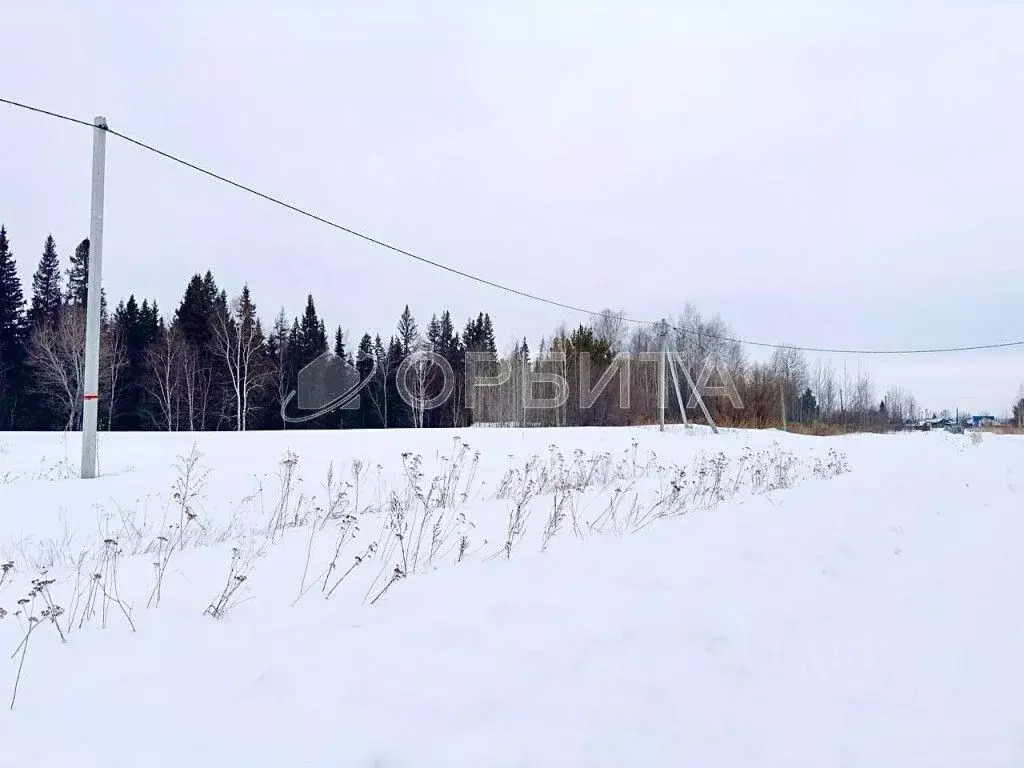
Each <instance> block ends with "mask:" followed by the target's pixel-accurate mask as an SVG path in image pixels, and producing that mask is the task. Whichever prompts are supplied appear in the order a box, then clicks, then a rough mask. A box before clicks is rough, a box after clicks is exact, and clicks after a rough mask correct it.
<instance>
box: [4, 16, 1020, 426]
mask: <svg viewBox="0 0 1024 768" xmlns="http://www.w3.org/2000/svg"><path fill="white" fill-rule="evenodd" d="M169 6H170V7H169ZM426 6H429V8H428V7H426ZM2 17H3V19H2V24H3V28H4V45H3V46H2V47H0V95H3V96H5V97H7V98H13V99H17V100H22V101H28V102H32V103H37V104H40V105H42V106H44V107H49V108H52V109H55V110H57V111H62V112H67V113H70V114H73V115H76V116H80V117H83V118H86V119H91V118H92V117H93V116H94V115H96V114H103V115H105V116H106V117H107V119H108V121H109V123H110V125H111V127H112V128H116V129H118V130H121V131H124V132H125V133H129V134H132V135H136V136H138V137H140V138H142V139H144V140H146V141H148V142H150V143H152V144H156V145H158V146H160V147H163V148H165V149H167V150H169V151H171V152H174V153H178V154H181V155H183V156H185V157H187V158H188V159H191V160H193V161H195V162H197V163H200V164H206V165H208V166H210V167H212V168H213V169H215V170H217V171H220V172H222V173H225V174H227V175H231V176H235V177H237V178H238V179H239V180H241V181H244V182H246V183H248V184H250V185H253V186H256V187H258V188H261V189H265V190H266V191H268V192H271V193H273V194H275V195H279V196H282V197H284V198H286V199H288V200H291V201H293V202H295V203H297V204H299V205H302V206H306V207H310V208H312V209H314V210H316V211H318V212H321V213H323V214H324V215H326V216H328V217H329V218H333V219H335V220H337V221H339V222H341V223H343V224H346V225H347V226H351V227H353V228H356V229H359V230H362V231H365V232H368V233H370V234H372V235H375V236H377V237H380V238H383V239H387V240H389V241H392V242H394V243H396V244H398V245H400V246H402V247H404V248H407V249H410V250H413V251H416V252H417V253H420V254H422V255H424V256H427V257H429V258H433V259H436V260H439V261H443V262H445V263H448V264H450V265H452V266H455V267H458V268H461V269H464V270H467V271H471V272H476V273H479V274H482V275H484V276H486V277H488V278H490V279H492V280H496V281H500V282H507V283H509V284H511V285H514V286H516V287H519V288H521V289H523V290H526V291H530V292H534V293H540V294H543V295H549V296H551V297H553V298H557V299H559V300H561V301H564V302H567V303H570V304H578V305H584V306H589V307H594V308H596V309H601V308H604V307H612V308H616V309H622V310H624V311H626V312H627V313H628V314H630V315H632V316H639V317H650V318H651V319H658V318H659V317H661V316H664V315H670V314H677V313H678V312H680V311H681V310H682V307H683V305H684V304H685V302H686V301H690V302H693V303H694V304H696V305H697V306H698V308H700V309H701V310H702V311H703V312H705V313H706V314H713V313H715V312H719V313H721V314H722V315H723V317H724V319H725V320H726V321H727V322H728V323H729V324H730V326H731V327H732V328H733V330H734V331H735V333H736V334H738V335H740V336H743V337H746V338H751V339H756V340H760V341H772V342H787V343H795V344H804V345H808V346H828V347H843V348H847V347H856V348H864V347H869V348H902V347H920V346H924V347H931V346H947V345H958V344H976V343H986V342H996V341H1004V340H1016V339H1024V315H1022V313H1021V292H1020V291H1021V285H1022V284H1024V281H1022V271H1024V267H1022V263H1024V262H1022V259H1021V257H1020V253H1021V251H1022V246H1024V231H1022V223H1021V213H1020V205H1021V200H1022V199H1024V195H1022V193H1024V174H1022V169H1024V44H1022V43H1021V40H1022V39H1024V6H1022V5H1021V4H1020V3H1014V2H1011V1H1010V0H1005V1H1003V2H1000V1H999V0H931V1H930V2H927V3H925V2H913V3H911V2H903V3H899V2H885V3H883V2H863V1H862V2H856V3H853V2H850V3H834V2H825V1H824V0H808V1H807V2H773V3H764V2H756V3H755V2H738V1H737V2H732V1H729V0H692V1H690V2H684V1H682V0H676V1H675V2H668V1H667V0H666V1H665V2H661V3H656V2H629V3H627V2H608V3H598V2H577V3H567V2H564V1H563V0H548V2H537V3H522V2H517V3H504V4H501V3H487V4H484V3H474V2H452V0H447V1H446V2H438V3H430V4H424V3H417V2H412V0H395V2H391V3H388V4H373V6H372V7H371V5H370V4H369V3H353V2H327V1H326V0H323V2H315V1H314V0H292V1H291V2H277V3H269V2H265V1H264V2H253V1H252V0H249V1H248V2H244V3H243V2H234V3H231V2H224V1H223V0H221V1H220V2H216V1H214V0H202V1H201V0H182V1H181V2H176V3H173V4H160V5H152V4H148V3H138V2H125V1H123V0H116V1H107V2H102V3H101V2H95V3H87V2H85V1H84V0H76V2H71V1H70V0H63V1H60V0H34V2H32V3H12V2H9V3H6V4H5V6H4V8H3V14H2ZM91 140H92V139H91V135H90V132H89V131H88V130H86V129H84V128H80V127H76V126H73V125H70V124H66V123H61V122H56V121H49V120H46V119H43V118H40V117H37V116H33V115H29V114H26V113H19V112H16V111H14V110H12V109H11V108H9V107H0V153H2V155H0V161H2V164H0V221H3V223H5V224H6V226H7V228H8V231H9V234H10V236H11V239H12V245H13V248H14V250H15V254H16V256H17V257H18V260H19V265H20V268H21V271H22V275H23V277H24V278H25V279H26V280H27V279H28V278H29V277H30V275H31V272H32V270H33V269H34V268H35V264H36V262H37V260H38V257H39V253H40V252H41V248H42V242H43V239H44V238H45V237H46V235H47V234H48V233H50V232H52V233H53V235H54V236H55V237H56V239H57V242H58V245H59V247H60V249H61V254H62V257H64V258H65V259H66V257H67V255H68V254H69V253H70V252H71V250H73V248H74V246H75V244H77V242H78V241H79V240H81V238H83V237H85V236H86V235H87V233H88V220H89V188H88V187H89V174H90V169H89V165H90V160H91ZM107 172H108V177H107V179H108V181H107V206H106V230H105V243H104V285H105V287H106V289H107V291H108V295H109V296H110V298H111V300H113V301H116V300H118V299H120V298H121V297H123V296H126V295H127V293H128V292H134V293H135V294H136V296H138V297H140V298H141V297H155V298H156V299H157V301H158V302H159V304H160V306H161V307H162V309H163V310H164V311H165V313H167V314H169V313H171V312H173V309H174V307H175V306H176V305H177V302H178V301H179V299H180V297H181V294H182V292H183V291H184V287H185V284H186V282H187V280H188V277H189V276H190V275H191V274H192V273H193V272H196V271H200V272H202V271H205V270H206V269H208V268H209V269H212V270H213V272H214V274H215V276H216V277H217V279H218V281H219V282H220V283H221V285H222V286H223V287H225V288H226V289H227V290H228V292H229V293H235V292H237V291H238V290H239V289H240V288H241V285H242V283H243V282H245V281H247V282H248V283H249V285H250V287H251V289H252V291H253V295H254V298H255V300H256V301H257V304H258V305H259V306H260V308H261V312H262V313H263V314H264V316H265V317H267V318H270V317H272V316H273V315H274V314H275V313H276V310H277V308H278V307H280V306H281V305H284V306H285V307H286V308H287V309H288V311H289V313H290V314H295V313H298V312H299V311H300V310H301V308H302V304H303V302H304V299H305V295H306V293H307V292H310V291H312V292H313V293H314V295H315V297H316V299H317V304H318V308H319V309H320V310H321V313H322V314H323V315H324V317H325V319H326V321H327V323H328V325H329V326H331V327H333V326H334V325H336V324H338V323H341V324H342V325H343V327H345V328H346V329H347V330H348V332H349V337H350V341H351V340H353V337H355V339H357V338H358V336H359V335H361V334H362V332H363V331H364V330H369V331H371V332H378V331H379V332H381V333H382V334H384V335H387V334H388V333H390V332H391V330H392V329H393V327H394V323H395V321H396V320H397V317H398V314H399V312H400V311H401V309H402V306H403V305H404V304H405V303H407V302H408V303H409V304H410V305H411V307H412V309H413V312H414V313H415V314H416V316H417V318H418V319H419V320H420V322H421V325H425V323H426V320H427V319H428V318H429V315H430V314H431V312H434V311H440V310H441V309H443V308H449V309H451V311H452V313H453V315H454V317H455V320H456V322H457V324H458V325H459V326H461V325H462V323H463V322H464V321H465V318H466V317H467V316H469V315H475V314H476V313H477V312H478V311H480V310H489V311H490V312H491V315H492V317H493V319H494V321H495V325H496V330H497V332H498V335H499V339H500V340H501V341H502V342H503V343H504V342H508V341H511V339H512V337H513V336H516V335H518V336H523V335H525V336H527V337H528V338H529V340H530V342H531V344H532V345H534V347H535V346H536V340H537V339H538V338H539V337H540V336H541V335H543V334H547V333H549V332H550V331H551V330H552V329H553V328H554V327H555V326H556V325H558V324H559V323H561V322H563V321H565V322H567V323H570V324H572V323H576V322H580V321H585V320H586V318H585V317H582V316H574V315H572V314H571V313H568V312H563V311H561V310H558V309H555V308H552V307H546V306H544V305H536V304H532V303H526V302H524V300H522V299H518V298H514V297H511V296H506V295H503V294H500V293H497V292H495V291H494V290H493V289H491V288H487V287H484V286H480V285H476V284H473V283H470V282H466V281H464V280H460V279H458V278H456V277H454V276H451V275H447V274H445V273H441V272H437V271H435V270H433V269H432V268H430V267H427V266H424V265H421V264H417V263H415V262H411V261H409V260H408V259H406V258H404V257H402V256H399V255H396V254H393V253H389V252H387V251H382V250H378V249H375V248H373V247H372V246H369V245H367V244H364V243H361V242H359V241H356V240H353V239H351V238H349V237H347V236H345V235H343V234H341V233H339V232H336V231H333V230H331V229H328V228H326V227H323V226H322V225H319V224H316V223H314V222H311V221H308V220H305V219H302V218H299V217H297V216H295V215H294V214H291V213H288V212H286V211H283V210H278V209H276V208H274V207H271V206H270V205H269V204H267V203H265V202H262V201H259V200H256V199H251V198H249V197H247V196H245V195H243V194H241V193H239V192H237V191H234V190H231V189H228V188H225V187H221V186H218V185H216V184H215V183H213V182H211V181H210V180H208V179H206V178H203V177H201V176H198V175H195V174H193V173H191V172H188V171H186V170H184V169H181V168H179V167H176V166H174V165H172V164H169V163H168V162H167V161H165V160H163V159H161V158H159V157H156V156H152V155H149V154H146V153H143V152H142V151H140V150H138V149H135V148H133V147H131V146H128V145H124V144H122V143H121V142H119V141H117V140H116V139H113V138H111V140H110V142H109V146H108V167H107ZM750 354H751V356H754V357H756V356H759V355H760V354H761V353H759V352H758V351H756V350H753V349H752V350H750ZM836 362H837V364H839V365H841V364H842V363H843V360H842V359H841V358H836ZM845 362H846V363H847V365H848V366H849V367H850V368H851V369H856V367H857V366H858V365H860V366H862V367H865V368H868V369H869V370H870V371H871V372H872V374H873V375H874V378H875V380H876V383H877V384H878V386H879V389H880V390H884V388H885V387H886V386H888V385H889V384H901V385H904V386H908V387H910V388H912V389H913V390H914V391H915V392H916V393H917V395H918V397H919V399H920V400H921V401H922V402H924V403H925V404H927V405H928V406H929V407H933V408H936V409H939V408H943V407H949V408H954V407H957V406H959V407H960V408H961V409H966V410H985V409H989V410H993V411H995V412H997V413H1002V412H1004V411H1005V410H1006V408H1007V406H1008V405H1009V403H1010V402H1011V399H1012V397H1013V395H1014V393H1015V392H1016V391H1017V387H1018V386H1019V384H1020V383H1021V382H1024V348H1013V349H1011V350H1009V351H1004V352H999V353H970V354H964V355H944V356H936V357H929V358H863V357H861V358H853V357H851V358H848V359H846V361H845ZM880 395H881V392H880Z"/></svg>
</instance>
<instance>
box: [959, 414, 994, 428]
mask: <svg viewBox="0 0 1024 768" xmlns="http://www.w3.org/2000/svg"><path fill="white" fill-rule="evenodd" d="M996 423H997V422H996V417H995V416H990V415H989V414H987V413H986V414H977V415H972V416H968V417H967V418H965V419H964V426H965V427H989V426H992V425H993V424H996Z"/></svg>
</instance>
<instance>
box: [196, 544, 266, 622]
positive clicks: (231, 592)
mask: <svg viewBox="0 0 1024 768" xmlns="http://www.w3.org/2000/svg"><path fill="white" fill-rule="evenodd" d="M254 560H255V557H254V556H253V557H247V558H243V557H242V550H241V549H239V548H238V547H233V548H232V550H231V567H230V568H229V569H228V577H227V580H226V581H225V582H224V588H223V589H222V590H221V591H220V594H219V595H218V596H217V597H216V598H214V600H213V601H212V602H211V603H210V604H209V605H208V606H207V607H206V610H205V611H203V614H204V615H206V616H210V617H212V618H214V619H223V618H224V617H225V616H227V614H228V612H229V611H230V610H231V609H232V608H234V607H235V606H236V605H238V593H239V590H241V589H242V586H243V585H244V584H245V583H246V582H247V581H248V580H249V573H250V571H251V570H252V566H253V561H254Z"/></svg>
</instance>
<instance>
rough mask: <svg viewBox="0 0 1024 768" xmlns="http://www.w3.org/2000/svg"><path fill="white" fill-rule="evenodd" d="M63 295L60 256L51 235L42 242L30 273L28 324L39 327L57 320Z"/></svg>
mask: <svg viewBox="0 0 1024 768" xmlns="http://www.w3.org/2000/svg"><path fill="white" fill-rule="evenodd" d="M63 300H64V297H63V295H62V292H61V285H60V258H59V257H58V256H57V244H56V243H55V242H54V240H53V235H50V236H48V237H47V238H46V242H45V243H44V244H43V256H42V258H41V259H40V260H39V266H38V267H37V268H36V271H35V274H34V275H32V303H31V305H30V306H29V310H28V322H29V325H30V326H31V327H32V328H33V329H34V328H41V327H43V326H46V325H52V324H54V323H56V322H57V318H58V316H59V315H60V308H61V304H62V303H63Z"/></svg>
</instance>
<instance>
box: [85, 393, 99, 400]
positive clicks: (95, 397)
mask: <svg viewBox="0 0 1024 768" xmlns="http://www.w3.org/2000/svg"><path fill="white" fill-rule="evenodd" d="M82 399H83V400H98V399H99V395H97V394H95V393H93V392H86V393H85V394H84V395H82Z"/></svg>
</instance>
